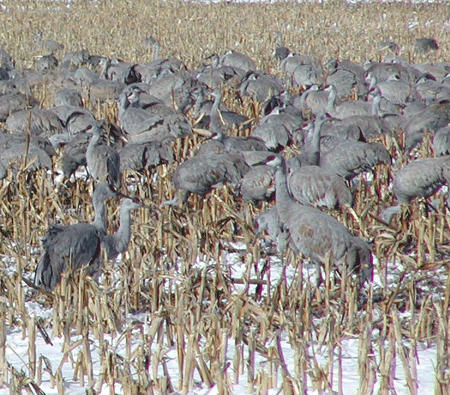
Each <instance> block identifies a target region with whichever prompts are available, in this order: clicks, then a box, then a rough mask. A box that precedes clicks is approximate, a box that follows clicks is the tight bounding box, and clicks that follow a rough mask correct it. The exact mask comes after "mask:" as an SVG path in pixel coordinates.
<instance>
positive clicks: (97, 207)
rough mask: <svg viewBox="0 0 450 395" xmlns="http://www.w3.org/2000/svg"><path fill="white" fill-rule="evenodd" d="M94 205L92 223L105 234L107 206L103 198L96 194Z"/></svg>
mask: <svg viewBox="0 0 450 395" xmlns="http://www.w3.org/2000/svg"><path fill="white" fill-rule="evenodd" d="M93 205H94V222H93V223H92V225H94V226H95V227H96V228H97V229H98V230H100V231H101V232H102V233H103V234H106V227H107V225H106V207H105V202H104V200H103V198H99V197H96V196H95V194H94V197H93Z"/></svg>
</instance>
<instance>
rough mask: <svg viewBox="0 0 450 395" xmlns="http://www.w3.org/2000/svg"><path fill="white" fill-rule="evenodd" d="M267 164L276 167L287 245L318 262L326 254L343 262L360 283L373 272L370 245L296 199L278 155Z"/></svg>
mask: <svg viewBox="0 0 450 395" xmlns="http://www.w3.org/2000/svg"><path fill="white" fill-rule="evenodd" d="M266 164H267V165H269V166H274V167H276V169H277V170H276V174H275V181H276V207H277V211H278V214H279V216H280V220H281V223H282V225H283V227H284V228H285V229H286V230H287V231H288V232H289V236H290V238H289V241H290V244H289V245H290V246H291V248H293V249H294V250H295V251H297V252H300V253H302V254H303V255H305V256H307V257H309V258H311V259H312V260H313V261H314V262H315V263H316V265H317V278H318V283H320V282H321V274H320V265H322V264H324V262H325V261H326V259H327V257H328V258H329V259H331V262H334V263H335V264H336V265H338V266H339V265H346V268H347V271H348V273H356V274H357V275H358V277H359V283H360V285H362V284H364V282H366V281H368V280H369V279H370V278H371V275H372V254H371V252H370V249H369V246H368V245H367V244H366V243H365V242H364V241H363V240H361V239H359V238H357V237H355V236H353V235H352V234H351V233H350V232H349V231H348V229H347V228H346V227H345V226H344V225H342V224H341V223H340V222H339V221H338V220H336V219H335V218H334V217H332V216H330V215H328V214H326V213H324V212H322V211H320V210H319V209H316V208H313V207H310V206H304V205H302V204H299V203H298V202H296V201H295V200H294V199H293V198H292V196H291V195H290V193H289V190H288V184H287V178H286V177H287V176H286V162H285V160H284V158H283V157H282V156H281V155H277V156H269V157H268V159H267V161H266Z"/></svg>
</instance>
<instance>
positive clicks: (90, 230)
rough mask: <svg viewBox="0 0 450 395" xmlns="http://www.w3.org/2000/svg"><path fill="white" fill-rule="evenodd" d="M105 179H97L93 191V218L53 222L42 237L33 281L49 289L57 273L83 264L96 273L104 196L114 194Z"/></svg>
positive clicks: (99, 262) (102, 233) (57, 279)
mask: <svg viewBox="0 0 450 395" xmlns="http://www.w3.org/2000/svg"><path fill="white" fill-rule="evenodd" d="M116 194H117V193H116V192H115V191H114V190H113V189H111V187H110V186H108V185H107V184H106V183H99V184H98V185H97V187H96V188H95V191H94V196H93V199H92V200H93V205H94V212H95V219H94V222H92V223H86V222H80V223H78V224H73V225H53V226H51V227H50V228H49V229H48V231H47V233H46V234H45V236H44V237H43V238H42V247H43V250H44V251H43V253H42V255H41V257H40V259H39V263H38V265H37V268H36V272H35V276H34V285H35V286H36V287H38V288H41V289H43V290H45V291H48V292H51V291H53V290H54V289H55V287H56V286H57V285H58V284H59V282H60V280H61V274H62V273H63V272H65V271H66V270H69V271H70V272H71V273H73V272H75V271H76V270H78V269H80V268H82V267H86V274H88V275H89V276H91V277H93V278H97V277H98V276H99V275H100V271H101V267H102V259H101V242H102V240H103V238H104V237H105V235H106V208H105V204H104V202H105V200H106V199H108V198H110V197H113V196H116Z"/></svg>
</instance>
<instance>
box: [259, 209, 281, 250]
mask: <svg viewBox="0 0 450 395" xmlns="http://www.w3.org/2000/svg"><path fill="white" fill-rule="evenodd" d="M255 224H256V226H257V231H256V234H255V236H258V235H260V234H261V233H262V232H266V233H267V235H268V236H269V240H270V241H271V242H273V243H275V244H276V248H277V252H278V253H279V254H282V253H283V252H284V251H286V248H287V246H288V242H289V232H288V231H287V230H286V229H284V227H283V224H282V223H281V220H280V216H279V214H278V211H277V206H276V205H274V206H272V207H270V208H269V209H268V210H266V211H263V212H262V213H260V214H259V215H258V216H257V217H256V219H255Z"/></svg>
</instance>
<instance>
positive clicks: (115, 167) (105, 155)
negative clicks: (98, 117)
mask: <svg viewBox="0 0 450 395" xmlns="http://www.w3.org/2000/svg"><path fill="white" fill-rule="evenodd" d="M100 126H101V125H99V124H98V123H95V124H93V125H91V128H90V129H91V130H92V138H91V141H90V142H89V145H88V147H87V151H86V163H87V167H88V170H89V173H90V174H91V176H92V177H93V178H94V179H95V180H97V181H100V182H107V183H108V184H109V185H112V186H114V187H116V188H119V187H120V155H119V153H118V152H117V151H116V150H115V149H114V148H112V147H110V146H108V145H105V144H102V143H100V137H101V131H102V129H101V127H100Z"/></svg>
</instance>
